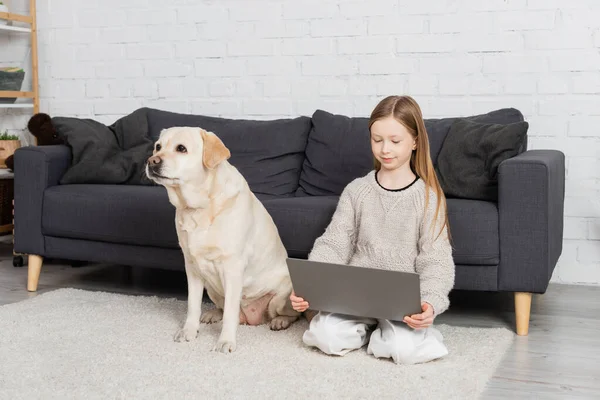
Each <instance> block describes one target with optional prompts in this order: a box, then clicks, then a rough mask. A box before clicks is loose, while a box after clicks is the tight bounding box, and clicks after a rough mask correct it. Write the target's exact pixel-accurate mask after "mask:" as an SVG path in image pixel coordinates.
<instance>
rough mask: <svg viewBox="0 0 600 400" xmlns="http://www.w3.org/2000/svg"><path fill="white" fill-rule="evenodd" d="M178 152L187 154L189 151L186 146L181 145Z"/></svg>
mask: <svg viewBox="0 0 600 400" xmlns="http://www.w3.org/2000/svg"><path fill="white" fill-rule="evenodd" d="M177 151H178V152H179V153H187V149H186V148H185V146H184V145H182V144H180V145H179V146H177Z"/></svg>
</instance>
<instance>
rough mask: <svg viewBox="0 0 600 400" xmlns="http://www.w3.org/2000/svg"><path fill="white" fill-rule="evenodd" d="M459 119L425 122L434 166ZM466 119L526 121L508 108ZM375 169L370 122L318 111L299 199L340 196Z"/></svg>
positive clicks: (439, 119) (303, 170)
mask: <svg viewBox="0 0 600 400" xmlns="http://www.w3.org/2000/svg"><path fill="white" fill-rule="evenodd" d="M458 118H459V117H452V118H438V119H425V128H426V129H427V134H428V136H429V145H430V146H429V147H430V154H431V158H432V160H433V163H434V164H436V162H437V157H438V154H439V152H440V149H441V148H442V145H443V143H444V140H445V138H446V135H447V134H448V131H449V129H450V126H451V125H452V123H453V122H454V121H456V119H458ZM465 119H467V120H470V121H476V122H481V123H494V124H509V123H513V122H519V121H523V115H522V114H521V112H520V111H519V110H516V109H514V108H504V109H500V110H495V111H491V112H489V113H486V114H479V115H474V116H471V117H466V118H465ZM372 169H373V155H372V153H371V143H370V141H369V119H368V118H366V117H348V116H344V115H337V114H331V113H329V112H327V111H323V110H317V111H315V112H314V114H313V116H312V129H311V130H310V134H309V135H308V143H307V145H306V158H305V160H304V163H303V165H302V172H301V173H300V184H299V188H298V190H297V192H296V195H297V196H307V195H308V196H331V195H337V196H339V195H340V194H341V193H342V190H343V189H344V187H345V186H346V185H347V184H348V183H350V182H351V181H352V180H353V179H355V178H358V177H360V176H363V175H366V174H367V173H368V172H369V171H371V170H372Z"/></svg>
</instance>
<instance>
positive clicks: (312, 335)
mask: <svg viewBox="0 0 600 400" xmlns="http://www.w3.org/2000/svg"><path fill="white" fill-rule="evenodd" d="M367 333H368V332H367V326H366V324H364V323H360V322H355V321H352V320H349V319H347V318H344V317H339V316H337V315H335V314H334V315H332V314H327V313H319V314H317V315H316V316H315V317H314V318H313V320H312V321H311V323H310V326H309V328H308V330H307V331H306V332H304V335H303V336H302V340H303V342H304V344H306V345H307V346H312V347H316V348H318V349H320V350H321V351H322V352H324V353H326V354H330V355H344V354H346V353H348V352H349V351H351V350H354V349H358V348H360V347H362V346H363V345H364V344H365V343H366V340H367Z"/></svg>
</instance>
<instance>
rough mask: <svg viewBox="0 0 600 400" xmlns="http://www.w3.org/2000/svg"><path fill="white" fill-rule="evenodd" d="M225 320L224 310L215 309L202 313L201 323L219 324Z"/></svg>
mask: <svg viewBox="0 0 600 400" xmlns="http://www.w3.org/2000/svg"><path fill="white" fill-rule="evenodd" d="M222 319H223V310H221V309H220V308H213V309H212V310H208V311H206V312H204V313H202V316H201V317H200V322H202V323H203V324H213V323H215V322H219V321H221V320H222Z"/></svg>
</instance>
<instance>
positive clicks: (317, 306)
mask: <svg viewBox="0 0 600 400" xmlns="http://www.w3.org/2000/svg"><path fill="white" fill-rule="evenodd" d="M287 266H288V270H289V272H290V277H291V279H292V285H293V287H294V291H295V293H296V295H297V296H300V297H302V298H304V299H306V301H308V304H309V307H310V309H312V310H318V311H326V312H333V313H340V314H346V315H354V316H358V317H370V318H376V319H377V318H380V319H389V320H391V321H402V320H403V319H404V317H405V316H406V315H412V314H420V313H422V312H423V310H422V309H421V291H420V290H421V289H420V280H419V274H417V273H413V272H398V271H388V270H382V269H372V268H364V267H355V266H349V265H343V264H332V263H325V262H319V261H309V260H303V259H298V258H288V259H287Z"/></svg>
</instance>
